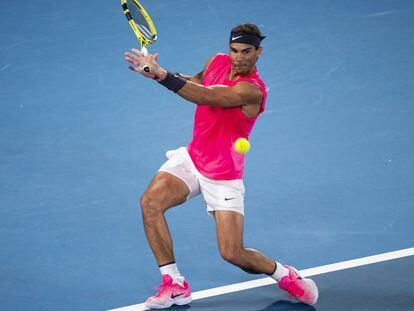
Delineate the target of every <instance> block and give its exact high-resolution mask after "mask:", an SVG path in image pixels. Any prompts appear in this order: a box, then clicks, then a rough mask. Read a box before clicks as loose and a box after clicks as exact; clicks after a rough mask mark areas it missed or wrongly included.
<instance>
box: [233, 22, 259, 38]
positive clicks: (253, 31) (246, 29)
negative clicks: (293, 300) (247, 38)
mask: <svg viewBox="0 0 414 311" xmlns="http://www.w3.org/2000/svg"><path fill="white" fill-rule="evenodd" d="M231 33H239V34H246V35H253V36H257V37H259V38H260V41H262V40H263V39H264V38H266V37H265V36H263V34H262V33H261V32H260V29H259V27H257V26H256V25H255V24H252V23H244V24H240V25H237V26H235V27H233V29H232V30H231Z"/></svg>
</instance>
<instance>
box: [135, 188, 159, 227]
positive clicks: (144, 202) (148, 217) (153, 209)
mask: <svg viewBox="0 0 414 311" xmlns="http://www.w3.org/2000/svg"><path fill="white" fill-rule="evenodd" d="M140 203H141V211H142V218H143V220H144V222H152V221H154V220H155V219H156V218H157V217H158V216H159V215H161V214H162V209H161V208H160V204H159V202H158V200H156V199H155V198H154V197H153V196H152V195H151V194H147V193H144V194H143V195H142V197H141V200H140Z"/></svg>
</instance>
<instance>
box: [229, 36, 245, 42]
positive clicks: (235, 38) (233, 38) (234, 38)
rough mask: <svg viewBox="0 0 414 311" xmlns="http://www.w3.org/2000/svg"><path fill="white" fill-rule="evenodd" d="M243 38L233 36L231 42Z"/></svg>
mask: <svg viewBox="0 0 414 311" xmlns="http://www.w3.org/2000/svg"><path fill="white" fill-rule="evenodd" d="M241 37H243V36H237V37H234V36H232V37H231V41H234V40H237V39H239V38H241Z"/></svg>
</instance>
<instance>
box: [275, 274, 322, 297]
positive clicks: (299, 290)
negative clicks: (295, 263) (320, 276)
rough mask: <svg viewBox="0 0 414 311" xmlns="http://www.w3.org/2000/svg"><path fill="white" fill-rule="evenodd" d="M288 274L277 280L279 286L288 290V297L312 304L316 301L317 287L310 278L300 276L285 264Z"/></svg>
mask: <svg viewBox="0 0 414 311" xmlns="http://www.w3.org/2000/svg"><path fill="white" fill-rule="evenodd" d="M285 267H286V268H287V269H289V274H288V275H286V276H284V277H282V278H281V279H280V280H279V287H280V288H281V289H284V290H285V291H287V292H288V295H289V298H296V299H297V300H298V301H299V302H303V303H306V304H309V305H314V304H315V303H316V301H318V294H319V293H318V287H317V286H316V284H315V282H314V281H313V280H311V279H307V278H302V277H301V275H300V274H299V271H297V270H296V269H295V268H293V267H290V266H285Z"/></svg>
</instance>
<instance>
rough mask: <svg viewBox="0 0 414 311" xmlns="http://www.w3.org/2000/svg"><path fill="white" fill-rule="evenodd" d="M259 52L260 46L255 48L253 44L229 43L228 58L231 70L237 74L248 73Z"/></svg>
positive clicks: (260, 50) (251, 69)
mask: <svg viewBox="0 0 414 311" xmlns="http://www.w3.org/2000/svg"><path fill="white" fill-rule="evenodd" d="M261 53H262V47H261V46H259V48H257V49H256V48H255V47H254V46H253V45H250V44H246V43H232V44H230V58H231V63H232V68H233V72H234V73H236V74H239V75H243V74H250V73H251V72H252V71H253V69H254V66H255V65H256V62H257V60H258V58H259V55H260V54H261Z"/></svg>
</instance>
